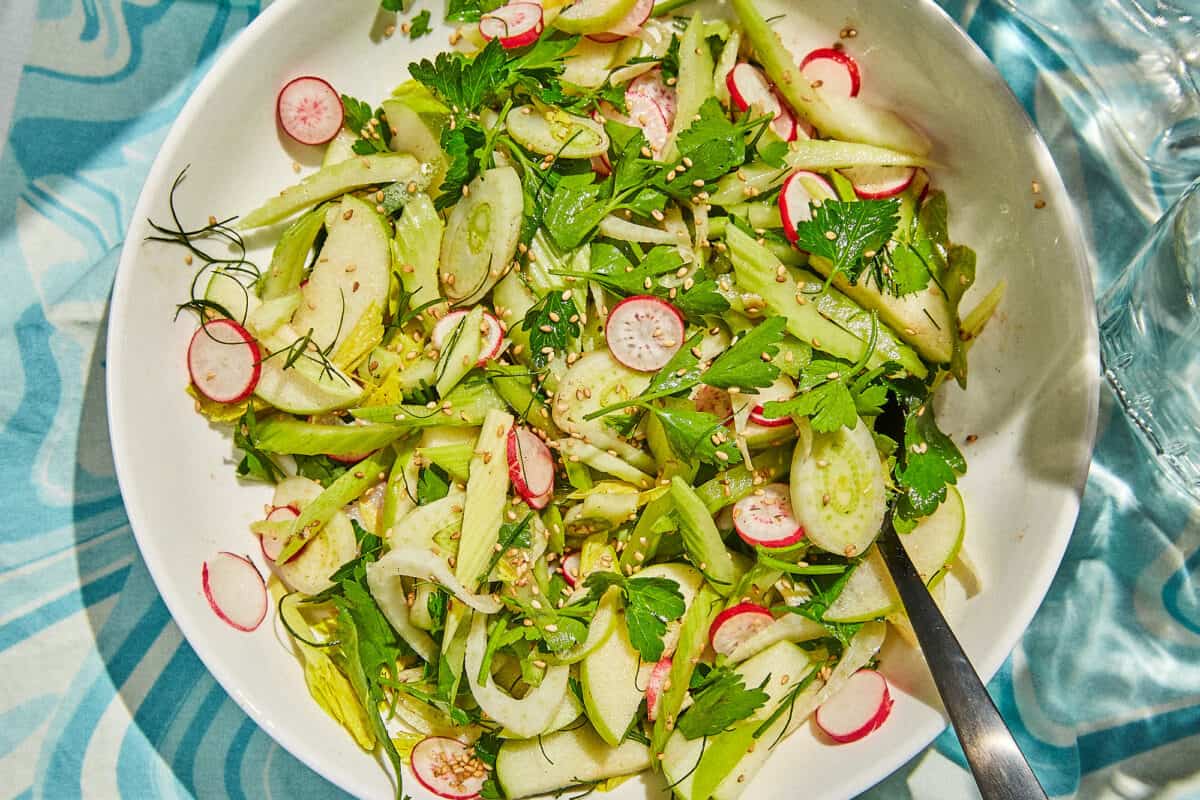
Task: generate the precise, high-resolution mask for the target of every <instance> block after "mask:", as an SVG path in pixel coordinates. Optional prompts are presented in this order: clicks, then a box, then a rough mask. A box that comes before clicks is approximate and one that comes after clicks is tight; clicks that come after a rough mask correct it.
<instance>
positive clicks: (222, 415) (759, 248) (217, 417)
mask: <svg viewBox="0 0 1200 800" xmlns="http://www.w3.org/2000/svg"><path fill="white" fill-rule="evenodd" d="M452 5H455V6H456V8H454V9H452V11H453V13H454V14H455V15H456V18H457V19H459V20H466V21H465V22H464V24H463V25H462V27H461V28H459V30H458V32H457V33H456V34H455V35H454V36H453V37H451V49H449V50H447V51H446V52H443V53H440V54H439V55H437V57H436V58H434V59H424V60H420V61H417V62H414V63H412V64H411V65H410V67H409V73H410V76H409V77H408V79H406V80H402V81H401V82H400V83H399V84H398V85H397V86H396V88H395V90H394V91H393V92H392V94H391V96H389V97H386V98H383V99H382V100H380V101H379V102H378V104H376V103H375V102H374V99H372V101H371V102H368V101H364V100H362V99H358V98H354V97H350V96H348V95H344V94H339V93H338V91H337V90H336V89H335V88H334V87H333V86H332V85H330V83H329V82H327V81H326V80H324V79H323V78H322V77H320V76H317V75H304V76H300V77H297V78H295V79H293V80H290V81H288V82H287V83H286V84H285V85H284V86H283V87H281V89H280V91H279V94H278V97H277V100H276V109H275V112H276V114H277V118H278V123H279V127H280V129H281V131H282V133H283V134H284V135H286V136H287V137H290V138H291V139H294V140H295V142H297V143H299V144H300V145H304V146H309V147H317V146H320V147H323V148H324V156H323V161H322V163H321V166H320V167H319V169H317V170H315V171H314V172H312V173H311V174H309V175H308V176H306V177H304V178H303V179H301V180H299V181H298V182H297V183H295V184H294V185H292V186H289V187H286V188H284V189H283V190H282V191H281V192H279V193H278V194H277V195H275V196H273V197H271V198H270V199H267V200H266V201H265V202H263V203H262V205H261V206H259V207H258V208H255V209H254V210H252V211H250V212H249V213H246V214H244V215H240V216H238V217H229V218H225V219H218V218H215V217H210V218H209V220H208V221H207V224H202V223H201V224H196V223H195V222H194V221H188V220H183V219H181V216H180V215H179V214H176V213H174V208H175V206H174V203H172V206H171V207H172V214H171V217H170V218H169V219H159V220H156V221H155V222H154V223H152V224H153V226H154V229H155V234H154V236H153V237H152V238H155V239H157V240H160V241H166V242H172V243H177V244H179V245H181V246H183V247H185V248H187V251H188V262H189V263H190V264H192V265H193V268H194V270H195V279H194V280H193V281H192V292H191V296H190V297H188V298H181V300H182V302H181V303H180V310H181V312H194V314H195V317H196V319H197V326H196V330H195V333H194V335H193V336H192V337H191V340H190V343H189V345H188V348H187V351H186V354H183V353H181V354H180V357H181V358H184V359H186V363H187V367H188V373H189V376H190V378H191V382H190V385H189V386H188V391H189V392H190V393H191V394H192V396H193V398H194V399H195V405H196V409H197V411H198V412H199V413H201V414H203V415H205V416H206V417H207V418H208V419H209V420H210V421H212V422H213V423H215V425H216V426H217V427H219V428H222V429H227V430H231V432H232V442H233V445H234V446H235V448H236V450H237V451H238V458H237V459H235V460H234V462H233V463H234V464H235V466H236V470H237V473H238V475H239V476H241V477H242V478H244V479H246V480H253V481H265V482H268V483H271V484H273V485H274V488H273V496H272V500H271V503H270V504H269V505H268V506H267V507H266V508H265V509H264V510H263V514H262V515H261V519H260V520H258V521H256V522H254V523H253V524H252V525H251V526H250V530H249V531H247V533H246V537H247V541H251V537H253V541H254V543H255V550H256V554H255V555H254V556H245V555H237V554H234V553H230V552H214V553H213V554H212V556H211V557H210V558H208V559H207V560H206V561H205V562H204V563H203V565H198V566H199V573H200V574H199V576H198V577H199V582H200V585H201V587H202V591H203V593H204V596H205V597H206V598H207V601H208V602H209V604H210V605H211V607H212V610H213V612H214V613H215V614H217V615H218V616H219V617H220V618H221V619H223V620H225V621H226V622H227V623H229V625H230V627H231V628H232V629H234V631H252V630H255V629H257V628H258V627H259V626H260V625H261V624H263V622H264V620H266V619H267V618H268V617H269V616H272V615H273V616H274V618H275V620H276V622H277V623H278V625H279V626H280V628H281V629H282V630H283V631H285V632H286V643H287V646H288V647H289V648H291V649H292V651H293V652H294V654H295V656H296V660H297V667H296V668H297V669H298V670H302V671H303V674H304V679H305V683H306V685H307V687H308V690H309V693H310V694H311V697H312V701H313V702H315V703H316V704H318V705H319V706H320V707H321V708H322V709H323V710H324V711H325V712H326V713H327V714H328V715H329V716H330V717H332V718H333V719H335V720H336V721H337V722H338V723H339V724H340V725H341V726H342V728H344V729H345V731H346V735H348V736H350V737H353V739H354V741H355V742H357V744H358V745H359V746H360V747H362V748H363V749H365V750H368V751H373V752H378V753H380V754H381V755H382V756H384V757H385V759H386V761H388V762H389V763H390V765H391V768H392V771H393V775H394V781H395V787H396V792H397V796H400V795H402V794H403V792H404V789H403V778H402V776H403V775H404V772H405V771H404V769H402V766H403V765H407V767H408V769H409V772H411V774H412V776H413V777H414V778H415V780H416V781H417V782H419V783H420V785H421V786H423V787H424V788H425V789H426V790H428V791H429V792H432V793H433V794H435V795H437V796H440V797H446V798H471V797H477V796H479V797H483V798H514V799H515V798H522V797H531V796H540V795H546V794H554V793H558V792H561V791H563V790H565V789H568V788H571V787H580V786H581V787H584V788H585V789H586V788H589V787H590V788H609V787H612V786H615V785H616V784H617V783H619V782H620V781H622V780H624V779H625V778H626V777H627V776H630V775H634V774H636V773H640V772H645V771H651V772H655V773H659V774H661V776H662V779H663V784H664V785H666V786H669V788H670V790H671V791H672V792H674V793H675V795H677V796H678V797H679V798H682V799H684V800H701V799H702V798H709V797H714V798H722V799H726V798H729V799H731V798H735V797H739V796H742V795H745V796H748V797H750V796H755V795H754V790H753V788H752V787H753V782H754V777H755V774H756V772H757V771H758V770H759V768H760V767H761V766H762V765H763V764H764V763H765V761H766V760H767V759H768V758H770V756H771V753H772V752H773V751H774V750H775V748H776V747H777V746H778V745H779V744H780V742H782V741H785V740H786V739H787V737H788V736H789V735H791V734H792V733H794V732H795V731H796V730H797V729H798V728H799V727H800V726H801V725H804V724H806V723H807V722H808V721H809V720H810V719H811V720H812V721H813V722H814V723H815V725H816V726H817V728H818V729H819V730H820V731H822V735H823V736H824V737H826V739H827V740H828V741H829V742H831V743H847V742H853V741H856V740H858V739H861V738H863V737H865V736H867V735H869V734H871V733H872V732H873V731H875V730H876V729H878V728H879V727H880V726H882V725H885V724H886V722H887V719H888V716H889V712H890V710H891V707H892V699H891V694H890V691H889V686H888V682H887V680H886V679H885V678H884V677H883V676H882V675H881V674H880V673H879V671H878V669H877V667H878V663H879V662H878V654H879V650H880V647H881V645H882V643H883V641H884V639H885V637H886V636H887V634H888V631H889V630H892V631H895V632H896V634H897V635H898V636H901V637H904V638H911V628H910V627H909V625H908V622H907V620H906V618H905V616H904V611H903V608H902V607H901V605H900V602H899V599H898V597H897V595H896V592H895V589H894V587H893V585H892V583H891V580H890V578H889V577H888V575H887V570H886V568H885V567H884V565H883V563H882V560H881V558H880V556H879V554H878V552H877V551H876V548H875V545H874V544H873V542H874V540H875V538H876V537H877V535H878V534H879V532H880V529H881V527H882V525H883V523H884V519H885V516H890V518H891V519H892V520H893V521H894V524H895V526H896V527H897V529H898V530H899V531H900V532H901V540H902V542H903V543H904V546H905V547H906V549H907V550H908V552H909V554H910V555H911V556H912V558H913V560H914V562H915V563H916V565H917V567H918V570H919V571H920V572H921V574H922V576H923V577H924V578H925V579H926V581H927V582H928V584H929V585H930V587H931V588H935V589H936V587H938V586H939V585H940V582H941V581H942V579H943V578H944V576H945V575H946V574H947V572H948V571H949V570H950V569H951V567H952V566H954V565H955V564H956V563H958V562H960V560H961V559H960V555H961V547H962V542H963V538H964V534H965V527H966V525H965V520H966V513H965V506H964V498H963V496H962V495H961V494H960V493H959V491H958V490H957V488H956V483H957V481H958V478H959V476H960V475H962V474H963V473H964V472H965V470H966V461H965V459H964V458H963V455H962V453H961V451H960V450H959V448H958V447H957V446H956V444H955V443H954V442H953V441H952V440H951V438H950V437H949V436H947V435H946V434H945V433H943V432H942V431H941V430H940V429H939V427H938V424H937V421H936V419H935V412H934V407H933V402H932V401H933V396H934V393H935V392H936V391H937V390H938V389H939V388H940V387H941V386H942V385H943V384H944V383H946V382H947V380H949V381H956V382H958V383H960V384H963V385H965V384H966V381H967V377H968V370H967V354H968V351H969V350H970V347H971V345H972V342H973V341H974V340H975V339H976V337H978V336H979V334H980V333H981V332H982V331H983V328H984V326H985V324H986V323H987V321H988V319H989V318H990V317H991V316H992V314H993V312H994V311H995V309H996V307H997V306H998V304H999V302H1000V300H1001V297H1002V294H1003V291H1004V286H1003V283H1002V282H1001V283H1000V284H999V285H998V286H997V287H996V289H994V290H993V291H991V292H990V293H989V294H987V295H986V296H985V297H984V298H983V300H982V301H981V302H980V303H979V304H978V305H977V306H976V307H974V308H973V309H971V310H969V311H967V310H965V309H961V308H960V301H961V300H962V298H963V295H964V293H965V292H966V291H967V289H968V288H970V287H971V286H972V284H973V283H974V281H975V277H976V276H975V270H976V263H975V254H974V252H973V251H972V250H971V249H970V248H969V247H967V246H966V245H963V244H959V243H956V242H953V241H952V240H951V238H950V234H949V223H948V219H949V211H948V207H949V204H948V200H947V197H946V196H945V194H944V193H943V192H942V191H940V190H939V189H938V187H937V183H936V174H937V164H936V159H937V153H936V152H934V151H933V147H932V145H931V143H930V141H929V140H928V139H927V137H926V136H925V134H924V133H922V131H921V129H920V127H919V120H906V119H904V118H903V117H902V116H900V115H899V114H897V113H895V112H893V111H890V110H887V109H885V108H881V107H878V106H875V105H871V104H868V103H866V102H865V101H864V100H862V99H860V98H859V97H858V95H859V89H860V86H861V84H862V83H863V81H865V80H867V79H868V78H869V76H865V75H863V74H862V71H861V70H860V69H859V67H858V64H857V63H856V62H855V60H854V59H853V57H852V56H850V55H849V54H848V53H847V52H846V48H845V47H844V46H843V45H842V42H844V41H846V40H850V39H853V38H854V36H855V31H854V30H853V29H852V28H847V29H845V30H843V31H841V34H840V37H839V39H838V40H837V41H835V42H832V43H831V45H830V46H829V47H822V48H818V49H816V50H813V51H811V52H808V53H793V52H789V51H788V50H787V49H785V47H784V46H783V44H782V43H781V41H780V40H779V39H778V37H777V36H776V34H775V32H774V31H773V29H772V24H771V21H770V20H768V19H764V18H763V16H762V14H761V13H760V12H759V10H758V9H757V8H756V6H755V4H754V2H753V0H730V3H729V9H728V12H727V13H724V14H722V15H716V14H712V15H710V14H706V13H698V12H690V11H689V9H688V8H686V7H681V6H684V5H685V4H681V3H677V2H675V1H674V0H668V2H665V3H660V4H658V5H657V6H655V5H654V3H653V2H650V1H649V0H615V1H613V0H578V2H575V3H552V2H547V3H545V4H544V5H542V4H536V3H531V2H522V1H520V0H515V1H514V2H511V3H508V4H507V5H503V6H495V4H494V3H484V4H483V6H484V7H482V8H479V7H475V6H473V7H472V8H463V7H458V6H461V5H462V4H452ZM491 6H494V7H491ZM298 166H299V165H297V167H298ZM186 186H187V183H186V176H185V175H184V174H181V175H180V176H179V178H178V179H177V180H176V182H175V185H174V187H173V189H172V199H173V200H174V197H175V195H176V194H177V193H179V192H185V191H186ZM251 235H253V236H255V237H259V238H260V239H261V237H268V238H269V239H270V240H271V242H272V243H273V251H272V253H271V256H270V260H269V263H263V264H257V263H254V262H252V261H251V260H250V259H249V257H248V255H247V253H248V248H247V245H246V239H245V238H244V237H247V236H251ZM257 551H261V553H258V552H257ZM230 635H236V633H233V632H231V634H230Z"/></svg>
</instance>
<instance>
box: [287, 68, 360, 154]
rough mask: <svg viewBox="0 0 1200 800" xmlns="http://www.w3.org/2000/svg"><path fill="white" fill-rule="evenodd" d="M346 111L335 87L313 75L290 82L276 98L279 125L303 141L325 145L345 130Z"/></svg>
mask: <svg viewBox="0 0 1200 800" xmlns="http://www.w3.org/2000/svg"><path fill="white" fill-rule="evenodd" d="M345 114H346V110H345V109H344V108H343V107H342V100H341V98H340V97H338V93H337V92H336V91H334V88H333V87H332V86H330V85H329V83H328V81H325V80H323V79H321V78H318V77H316V76H313V75H305V76H303V77H300V78H293V79H292V80H290V81H288V82H287V83H286V84H284V86H283V88H282V89H280V90H279V96H278V97H277V98H275V116H276V118H277V119H278V120H279V127H281V128H283V132H284V133H286V134H287V135H288V136H290V137H292V138H293V139H295V140H296V141H297V142H300V144H325V143H326V142H328V141H329V140H330V139H332V138H333V137H335V136H337V134H338V131H340V130H341V129H342V122H343V120H344V119H345Z"/></svg>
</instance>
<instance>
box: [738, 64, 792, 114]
mask: <svg viewBox="0 0 1200 800" xmlns="http://www.w3.org/2000/svg"><path fill="white" fill-rule="evenodd" d="M725 86H726V87H727V88H728V89H729V98H730V100H732V101H733V107H734V108H735V109H737V110H738V111H746V110H747V109H750V108H759V109H768V108H769V109H771V110H774V106H775V105H777V104H778V102H779V101H778V99H777V97H776V95H775V88H774V87H773V86H772V85H771V82H770V81H769V80H767V76H766V75H763V73H762V70H760V69H759V68H758V67H756V66H754V65H753V64H748V63H746V62H745V61H741V62H738V63H737V64H735V65H734V67H733V69H731V70H729V74H728V75H726V76H725Z"/></svg>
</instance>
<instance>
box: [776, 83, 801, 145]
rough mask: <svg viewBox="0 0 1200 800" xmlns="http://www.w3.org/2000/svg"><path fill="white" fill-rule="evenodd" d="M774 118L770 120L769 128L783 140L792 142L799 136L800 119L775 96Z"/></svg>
mask: <svg viewBox="0 0 1200 800" xmlns="http://www.w3.org/2000/svg"><path fill="white" fill-rule="evenodd" d="M774 111H775V119H773V120H771V130H773V131H775V135H776V136H778V137H779V138H780V139H783V140H784V141H785V142H794V141H796V140H797V139H799V138H800V121H799V119H798V118H797V117H796V115H795V113H793V112H792V110H791V109H790V108H788V107H787V104H785V103H784V102H783V100H782V99H781V98H780V97H779V95H778V94H776V96H775V107H774Z"/></svg>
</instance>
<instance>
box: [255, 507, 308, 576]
mask: <svg viewBox="0 0 1200 800" xmlns="http://www.w3.org/2000/svg"><path fill="white" fill-rule="evenodd" d="M298 516H300V509H298V508H296V507H295V506H275V507H274V508H272V509H271V511H270V513H268V514H267V522H291V521H292V520H294V519H295V518H296V517H298ZM286 541H287V537H284V536H272V535H268V534H265V533H264V534H263V535H262V536H260V537H259V544H260V545H261V546H262V553H263V557H264V558H266V559H267V561H269V562H271V563H272V564H274V563H275V559H277V558H279V554H280V553H281V552H283V545H284V543H285V542H286ZM297 555H299V554H298V553H297ZM294 557H295V556H293V558H294Z"/></svg>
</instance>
